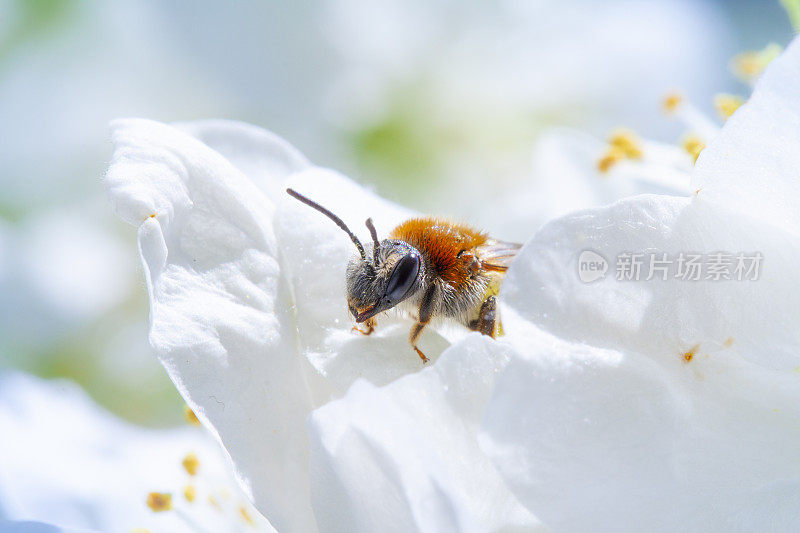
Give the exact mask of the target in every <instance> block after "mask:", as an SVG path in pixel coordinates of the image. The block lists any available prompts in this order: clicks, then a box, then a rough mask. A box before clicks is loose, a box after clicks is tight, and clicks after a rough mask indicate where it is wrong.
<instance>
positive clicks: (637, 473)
mask: <svg viewBox="0 0 800 533" xmlns="http://www.w3.org/2000/svg"><path fill="white" fill-rule="evenodd" d="M701 346H702V345H701ZM798 406H800V391H799V390H798V387H797V374H796V373H791V372H783V373H780V372H777V371H773V370H767V369H764V368H763V367H760V366H758V365H755V364H752V363H750V362H747V361H745V360H744V359H743V358H742V357H741V355H740V354H739V353H737V352H736V350H735V349H729V350H717V351H714V350H713V349H712V350H709V351H708V352H706V351H705V350H701V351H699V352H698V354H697V355H696V356H695V357H694V358H693V360H692V361H691V362H689V363H686V362H684V361H683V359H682V358H681V357H680V355H679V354H675V353H672V352H669V351H663V350H658V349H656V348H653V349H651V350H649V351H636V350H622V351H612V350H600V349H597V348H591V347H588V346H582V345H576V344H568V343H566V342H557V341H554V342H553V343H552V345H551V346H550V347H546V348H542V347H540V346H535V345H534V346H533V348H532V349H527V350H524V351H519V352H518V356H517V357H515V358H514V359H513V361H512V362H511V364H510V365H509V366H508V367H507V369H506V370H505V372H504V373H503V375H502V376H501V378H500V379H499V380H498V383H497V386H496V387H495V394H494V397H493V399H492V401H491V402H490V403H489V407H488V408H487V412H486V416H485V422H484V431H485V433H483V434H482V436H481V437H482V438H481V444H482V447H483V449H484V450H485V451H486V453H487V454H488V455H489V456H491V457H492V458H493V459H494V461H495V462H496V464H497V466H498V468H499V469H500V471H501V472H502V474H503V476H504V478H505V479H506V481H507V482H508V483H509V485H510V486H511V488H512V489H513V490H514V492H515V494H516V495H517V496H518V497H519V498H520V500H521V501H522V502H523V503H524V504H525V505H526V506H528V508H529V509H530V510H531V511H532V512H533V513H535V514H536V515H537V516H539V517H540V518H541V519H542V520H543V521H544V522H545V523H546V524H548V525H549V526H550V527H552V528H553V529H554V530H557V531H595V530H601V531H607V530H614V531H642V530H647V531H677V530H682V531H687V530H688V531H708V530H725V531H752V530H759V529H764V528H766V529H769V530H771V531H791V530H793V528H794V527H795V526H796V523H797V522H796V521H797V518H798V512H797V498H796V494H797V492H796V490H793V487H796V486H797V485H798V483H800V466H798V464H797V460H796V450H795V443H796V442H797V439H798V438H800V424H798V421H800V407H798ZM792 495H794V496H792Z"/></svg>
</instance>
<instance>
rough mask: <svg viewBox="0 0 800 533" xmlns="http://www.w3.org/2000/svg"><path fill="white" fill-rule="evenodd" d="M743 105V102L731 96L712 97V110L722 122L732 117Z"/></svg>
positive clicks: (719, 95)
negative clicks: (715, 111) (714, 110)
mask: <svg viewBox="0 0 800 533" xmlns="http://www.w3.org/2000/svg"><path fill="white" fill-rule="evenodd" d="M743 103H744V100H742V99H741V98H739V97H738V96H736V95H733V94H718V95H716V96H714V109H716V110H717V114H718V115H719V118H721V119H722V120H728V119H729V118H731V115H733V114H734V113H735V112H736V110H737V109H739V108H740V107H741V106H742V104H743Z"/></svg>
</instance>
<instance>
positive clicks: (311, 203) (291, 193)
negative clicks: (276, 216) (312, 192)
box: [286, 188, 367, 262]
mask: <svg viewBox="0 0 800 533" xmlns="http://www.w3.org/2000/svg"><path fill="white" fill-rule="evenodd" d="M286 192H287V193H289V196H292V197H294V198H297V199H298V200H300V201H301V202H303V203H304V204H306V205H307V206H310V207H313V208H314V209H316V210H317V211H319V212H320V213H322V214H323V215H325V216H326V217H328V218H329V219H331V220H333V222H334V223H335V224H336V225H337V226H339V227H340V228H342V230H344V232H345V233H347V235H349V236H350V240H351V241H353V244H355V245H356V248H358V253H359V254H361V260H362V261H365V262H366V260H367V254H366V253H364V246H363V245H362V244H361V241H359V240H358V237H356V236H355V234H354V233H353V232H352V231H350V228H348V227H347V224H345V223H344V222H342V219H341V218H339V217H337V216H336V215H334V214H333V213H331V212H330V211H328V210H327V209H325V208H324V207H322V206H321V205H319V204H318V203H316V202H315V201H313V200H310V199H308V198H306V197H305V196H303V195H302V194H300V193H299V192H297V191H295V190H294V189H291V188H289V189H286Z"/></svg>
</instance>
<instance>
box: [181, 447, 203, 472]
mask: <svg viewBox="0 0 800 533" xmlns="http://www.w3.org/2000/svg"><path fill="white" fill-rule="evenodd" d="M181 464H182V465H183V468H184V469H185V470H186V471H187V472H188V473H189V475H190V476H193V475H195V474H197V469H198V468H200V460H199V459H198V458H197V454H195V453H194V452H190V453H187V454H186V457H184V458H183V461H181Z"/></svg>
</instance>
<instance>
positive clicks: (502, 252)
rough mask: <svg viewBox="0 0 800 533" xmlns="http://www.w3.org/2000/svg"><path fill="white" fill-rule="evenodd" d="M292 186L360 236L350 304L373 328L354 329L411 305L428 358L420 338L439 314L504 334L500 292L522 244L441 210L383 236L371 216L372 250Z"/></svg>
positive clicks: (350, 276)
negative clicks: (447, 216)
mask: <svg viewBox="0 0 800 533" xmlns="http://www.w3.org/2000/svg"><path fill="white" fill-rule="evenodd" d="M286 192H287V193H289V195H290V196H292V197H294V198H296V199H298V200H300V201H301V202H303V203H304V204H306V205H308V206H310V207H313V208H314V209H316V210H317V211H319V212H320V213H322V214H323V215H325V216H327V217H328V218H330V219H331V220H332V221H333V222H334V223H335V224H336V225H337V226H339V227H340V228H341V229H342V230H343V231H344V232H345V233H347V235H348V236H349V237H350V239H351V240H352V241H353V244H355V246H356V249H357V250H358V255H357V256H354V257H353V258H352V259H351V260H350V262H349V264H348V265H347V273H346V286H347V306H348V309H349V310H350V313H351V314H352V315H353V318H355V321H356V322H357V323H359V324H361V323H363V324H364V325H365V326H366V328H367V329H366V330H362V329H359V328H358V326H354V329H355V330H357V331H359V332H361V333H362V334H364V335H370V334H371V333H372V332H373V331H375V326H376V322H375V316H376V315H378V314H379V313H382V312H384V311H387V310H389V309H392V308H397V309H399V310H402V311H405V312H407V313H408V314H409V315H411V316H412V317H415V318H416V323H415V324H414V326H413V327H412V328H411V333H410V335H409V343H410V344H411V347H412V348H413V349H414V351H416V352H417V354H418V355H419V357H420V358H421V359H422V362H423V363H427V362H428V358H427V357H426V356H425V354H424V353H422V351H421V350H420V349H419V348H418V347H417V341H418V339H419V337H420V334H421V333H422V330H423V329H425V326H427V325H428V324H429V323H430V322H431V320H433V319H434V318H438V317H442V318H447V319H451V320H455V321H456V322H459V323H461V324H463V325H465V326H466V327H468V328H469V329H471V330H474V331H478V332H480V333H482V334H484V335H489V336H490V337H492V338H494V337H496V336H497V335H499V334H502V325H501V323H500V314H499V310H498V308H497V299H496V295H497V293H498V291H499V289H500V284H501V283H502V281H503V278H504V277H505V273H506V270H508V267H509V265H510V264H511V262H512V261H513V259H514V257H515V256H516V254H517V252H518V251H519V249H520V247H521V245H520V244H517V243H512V242H505V241H499V240H496V239H492V238H490V237H489V236H488V235H487V234H486V233H484V232H481V231H478V230H476V229H474V228H472V227H470V226H467V225H465V224H457V223H453V222H449V221H447V220H444V219H441V218H436V217H422V218H412V219H410V220H406V221H405V222H403V223H402V224H400V225H399V226H397V227H396V228H394V229H393V230H392V232H391V233H390V234H389V238H388V239H384V240H379V239H378V233H377V231H376V230H375V226H374V225H373V223H372V219H371V218H368V219H367V220H366V225H367V228H368V229H369V232H370V235H371V236H372V249H371V250H367V249H365V248H364V245H363V244H361V241H359V240H358V237H356V236H355V234H354V233H353V232H352V231H350V229H349V228H348V227H347V225H346V224H345V223H344V222H343V221H342V220H341V219H340V218H339V217H337V216H336V215H334V214H333V213H331V212H330V211H328V210H327V209H325V208H324V207H322V206H321V205H319V204H318V203H316V202H314V201H313V200H310V199H309V198H307V197H306V196H303V195H302V194H300V193H298V192H297V191H295V190H294V189H286ZM368 252H371V253H368Z"/></svg>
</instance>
